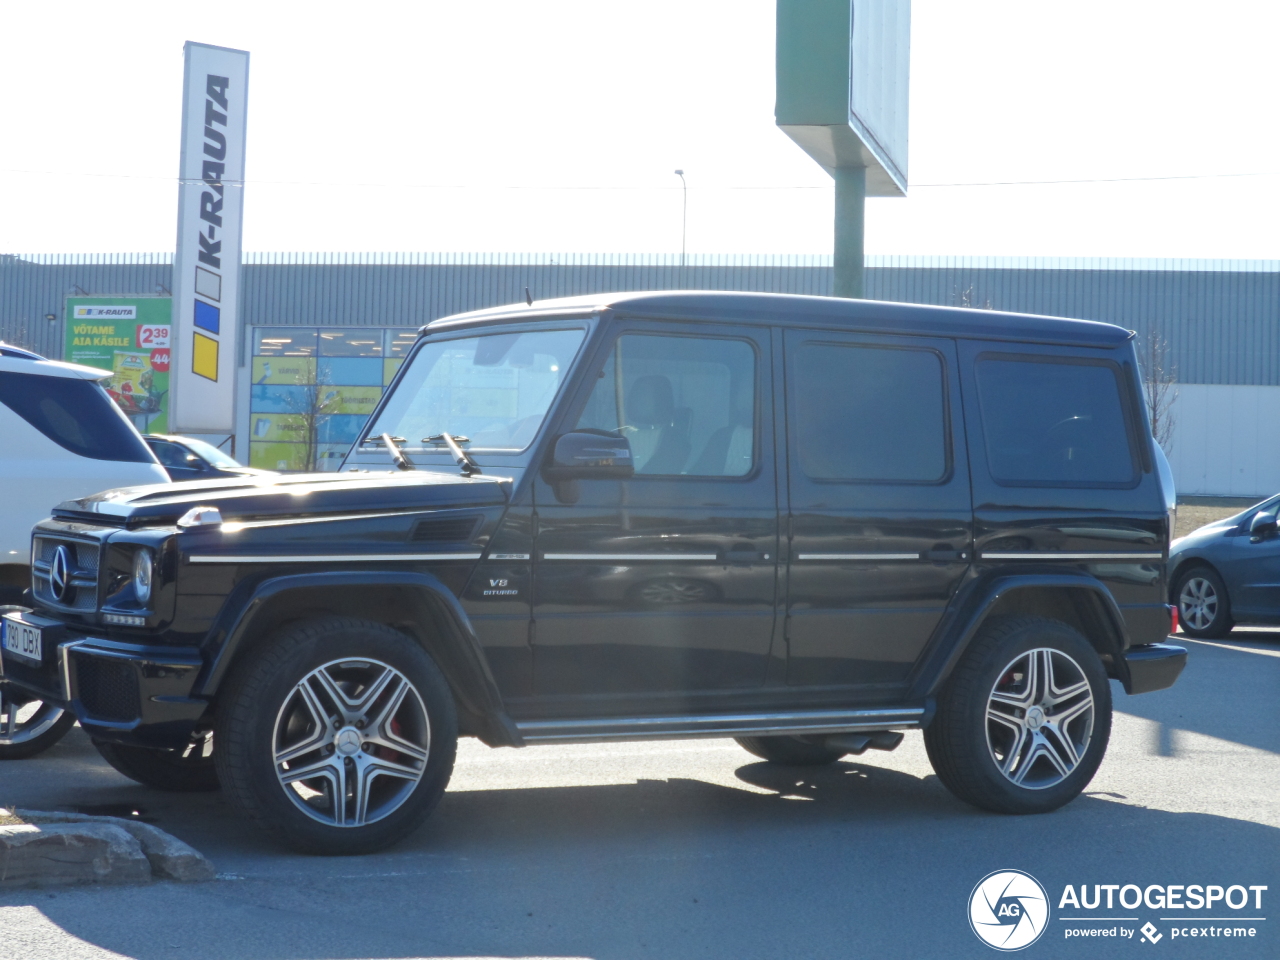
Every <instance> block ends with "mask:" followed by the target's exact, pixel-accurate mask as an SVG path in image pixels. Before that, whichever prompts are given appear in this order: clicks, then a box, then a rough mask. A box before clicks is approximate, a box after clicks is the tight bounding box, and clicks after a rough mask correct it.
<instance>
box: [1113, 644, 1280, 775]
mask: <svg viewBox="0 0 1280 960" xmlns="http://www.w3.org/2000/svg"><path fill="white" fill-rule="evenodd" d="M1170 642H1171V643H1177V644H1179V645H1181V646H1185V647H1186V648H1187V666H1186V669H1185V670H1183V671H1182V676H1181V677H1179V678H1178V682H1177V683H1176V684H1174V686H1173V687H1171V688H1170V689H1168V690H1160V691H1157V692H1156V693H1144V694H1141V695H1139V696H1135V697H1131V696H1127V695H1126V694H1125V693H1124V691H1123V690H1122V689H1121V688H1120V685H1119V684H1113V685H1112V690H1113V697H1112V699H1113V701H1114V704H1115V709H1116V710H1119V711H1122V712H1124V713H1128V714H1131V715H1133V716H1135V717H1142V718H1144V719H1146V720H1152V721H1155V722H1156V723H1160V724H1162V725H1164V726H1165V727H1166V728H1168V729H1179V730H1189V731H1192V732H1194V733H1203V734H1206V735H1208V736H1211V737H1217V738H1218V739H1220V740H1231V741H1234V742H1236V743H1240V744H1244V745H1245V746H1249V747H1256V748H1258V749H1260V750H1269V751H1271V752H1272V753H1280V632H1277V631H1271V630H1241V629H1239V628H1237V629H1236V630H1233V631H1232V632H1231V633H1230V634H1228V635H1227V637H1225V638H1224V639H1222V640H1193V639H1191V638H1190V637H1185V636H1175V637H1171V638H1170Z"/></svg>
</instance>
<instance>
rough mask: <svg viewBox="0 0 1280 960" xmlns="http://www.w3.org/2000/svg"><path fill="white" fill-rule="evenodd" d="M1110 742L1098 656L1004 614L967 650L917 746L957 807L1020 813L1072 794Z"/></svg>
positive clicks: (1054, 804) (1107, 689) (1035, 620)
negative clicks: (960, 804) (963, 804)
mask: <svg viewBox="0 0 1280 960" xmlns="http://www.w3.org/2000/svg"><path fill="white" fill-rule="evenodd" d="M1046 678H1047V679H1048V681H1049V682H1048V683H1045V680H1046ZM1019 711H1020V712H1021V716H1018V715H1017V714H1018V712H1019ZM1110 737H1111V686H1110V684H1109V683H1108V682H1107V675H1106V672H1105V671H1104V669H1103V666H1102V661H1101V659H1100V658H1099V657H1098V654H1097V651H1096V650H1094V649H1093V647H1092V646H1091V645H1090V644H1089V642H1088V641H1087V640H1085V639H1084V637H1082V636H1080V634H1079V633H1077V632H1076V631H1075V630H1073V629H1072V628H1071V627H1068V626H1067V625H1066V624H1064V623H1061V622H1059V621H1057V620H1047V619H1044V618H1041V617H1009V618H998V619H995V620H993V621H991V622H990V623H988V624H987V625H986V626H985V627H984V628H983V630H982V632H981V633H980V634H979V636H978V637H977V638H976V639H975V640H974V641H973V643H972V644H971V645H970V647H969V649H968V650H967V651H966V652H965V654H964V657H963V658H962V659H961V661H960V663H959V664H957V666H956V668H955V672H954V673H952V675H951V677H950V678H949V679H948V681H947V683H946V685H945V686H944V687H943V690H942V693H941V695H940V696H939V697H938V709H937V713H936V714H935V715H934V718H933V722H932V723H930V724H929V726H928V727H927V728H926V729H925V732H924V743H925V748H926V750H927V751H928V753H929V760H930V762H931V763H932V764H933V769H934V771H935V772H936V773H937V774H938V779H939V780H941V781H942V783H943V785H945V786H946V788H947V789H948V790H950V791H951V792H952V793H953V794H955V795H956V796H957V797H959V798H960V799H961V800H964V801H965V802H966V803H970V804H972V805H973V806H975V807H979V808H981V809H983V810H991V811H993V812H995V813H1017V814H1023V813H1047V812H1048V811H1050V810H1056V809H1057V808H1058V807H1061V806H1062V805H1063V804H1065V803H1068V802H1070V801H1071V800H1074V799H1075V798H1076V797H1077V796H1079V795H1080V792H1081V791H1082V790H1084V788H1085V787H1086V786H1087V785H1088V783H1089V781H1090V780H1092V779H1093V775H1094V774H1095V773H1096V772H1097V770H1098V766H1099V764H1101V763H1102V758H1103V756H1104V755H1105V753H1106V750H1107V742H1108V740H1109V739H1110Z"/></svg>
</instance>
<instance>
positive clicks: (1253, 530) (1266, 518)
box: [1249, 510, 1276, 541]
mask: <svg viewBox="0 0 1280 960" xmlns="http://www.w3.org/2000/svg"><path fill="white" fill-rule="evenodd" d="M1275 535H1276V515H1275V514H1274V513H1268V512H1267V511H1266V510H1260V511H1258V512H1257V513H1255V514H1254V515H1253V519H1252V520H1250V521H1249V536H1250V537H1252V538H1253V539H1254V540H1255V541H1258V540H1265V539H1266V538H1267V537H1274V536H1275Z"/></svg>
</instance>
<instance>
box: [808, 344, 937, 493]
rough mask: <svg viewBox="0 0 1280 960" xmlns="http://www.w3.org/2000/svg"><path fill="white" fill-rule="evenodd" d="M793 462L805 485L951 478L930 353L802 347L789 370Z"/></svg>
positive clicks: (934, 355)
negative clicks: (807, 481)
mask: <svg viewBox="0 0 1280 960" xmlns="http://www.w3.org/2000/svg"><path fill="white" fill-rule="evenodd" d="M790 377H791V381H792V388H791V389H792V396H793V397H794V400H795V408H794V411H793V419H794V423H795V439H794V443H795V446H796V456H797V458H798V460H799V462H800V469H801V470H803V471H804V473H805V475H806V476H807V477H809V478H810V479H812V480H836V481H839V480H843V481H854V482H858V481H861V482H863V483H938V482H941V481H943V480H945V479H946V477H947V474H948V473H949V470H950V464H949V457H948V453H949V450H948V436H947V433H948V431H947V404H946V394H945V372H944V367H943V364H942V358H941V357H940V356H938V354H937V353H935V352H933V351H932V350H916V349H902V348H897V347H870V346H856V345H849V344H839V343H812V342H811V343H806V344H804V345H803V346H801V347H800V349H799V350H797V351H796V353H795V355H794V363H793V364H792V365H791V372H790Z"/></svg>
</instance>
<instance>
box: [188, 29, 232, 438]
mask: <svg viewBox="0 0 1280 960" xmlns="http://www.w3.org/2000/svg"><path fill="white" fill-rule="evenodd" d="M183 54H184V56H185V60H186V69H185V72H184V74H183V81H182V160H181V164H180V171H179V174H178V177H179V181H178V183H179V185H178V246H177V252H176V254H175V255H174V258H173V330H174V338H173V344H172V347H171V349H172V352H173V353H172V361H171V366H170V370H171V373H172V376H171V380H170V384H171V387H170V389H171V391H172V393H171V396H170V398H169V400H170V406H169V410H170V414H169V417H170V420H169V423H170V426H169V429H170V430H172V431H174V432H175V433H232V432H234V430H235V411H234V405H235V368H236V346H237V340H238V337H239V328H240V323H239V319H240V318H239V316H238V295H239V287H240V233H241V220H242V217H243V213H244V137H245V107H246V104H247V102H248V87H249V54H248V52H247V51H244V50H230V49H228V48H226V47H214V46H210V45H209V44H205V43H191V42H190V41H188V42H187V44H186V46H185V47H184V48H183Z"/></svg>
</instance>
